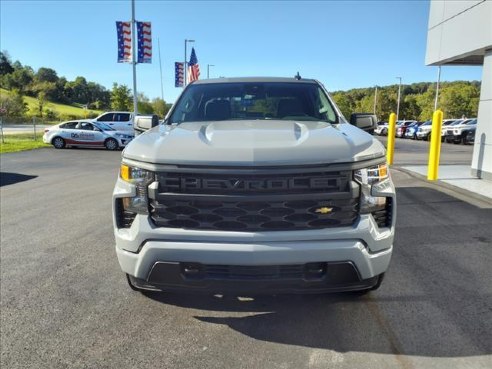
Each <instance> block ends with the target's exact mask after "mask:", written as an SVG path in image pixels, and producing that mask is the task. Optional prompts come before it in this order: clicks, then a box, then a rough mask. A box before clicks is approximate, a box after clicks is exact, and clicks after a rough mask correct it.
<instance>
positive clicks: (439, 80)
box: [434, 66, 441, 111]
mask: <svg viewBox="0 0 492 369" xmlns="http://www.w3.org/2000/svg"><path fill="white" fill-rule="evenodd" d="M439 82H441V66H439V70H438V72H437V83H436V100H435V101H434V111H436V110H437V100H438V99H439Z"/></svg>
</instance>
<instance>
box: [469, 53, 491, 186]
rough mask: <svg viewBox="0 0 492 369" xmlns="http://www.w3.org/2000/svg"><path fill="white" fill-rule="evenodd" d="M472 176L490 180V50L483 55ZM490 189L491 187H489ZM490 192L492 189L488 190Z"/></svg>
mask: <svg viewBox="0 0 492 369" xmlns="http://www.w3.org/2000/svg"><path fill="white" fill-rule="evenodd" d="M471 168H472V174H473V175H475V176H477V177H480V178H485V179H491V180H492V50H490V51H488V52H487V53H486V54H485V58H484V63H483V74H482V88H481V91H480V103H479V105H478V124H477V130H476V132H475V146H474V148H473V159H472V165H471ZM491 187H492V186H491ZM490 191H491V192H492V188H491V189H490Z"/></svg>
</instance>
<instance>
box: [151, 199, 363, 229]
mask: <svg viewBox="0 0 492 369" xmlns="http://www.w3.org/2000/svg"><path fill="white" fill-rule="evenodd" d="M325 198H326V196H325ZM322 208H323V210H320V209H322ZM357 208H358V201H357V199H343V200H329V199H324V200H323V199H321V198H320V199H319V200H297V201H275V202H269V201H257V202H242V201H228V200H223V201H207V200H190V199H186V198H180V199H169V200H167V199H162V200H161V201H151V203H150V213H151V215H152V219H153V221H154V223H155V224H156V225H157V226H159V227H174V228H189V229H215V230H231V231H268V230H296V229H316V228H331V227H344V226H350V225H352V224H353V223H354V221H355V220H356V219H357V216H358V213H357ZM325 209H326V210H325ZM328 209H330V210H329V213H326V214H323V213H322V211H328Z"/></svg>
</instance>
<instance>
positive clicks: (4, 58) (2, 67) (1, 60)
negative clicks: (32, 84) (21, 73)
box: [0, 51, 14, 76]
mask: <svg viewBox="0 0 492 369" xmlns="http://www.w3.org/2000/svg"><path fill="white" fill-rule="evenodd" d="M13 71H14V67H12V61H11V60H10V56H9V54H8V53H7V52H6V51H2V52H0V76H4V75H6V74H10V73H12V72H13Z"/></svg>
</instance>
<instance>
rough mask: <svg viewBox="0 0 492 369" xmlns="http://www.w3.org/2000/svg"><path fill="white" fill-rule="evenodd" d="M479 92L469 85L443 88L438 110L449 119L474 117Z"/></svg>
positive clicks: (460, 84) (460, 83)
mask: <svg viewBox="0 0 492 369" xmlns="http://www.w3.org/2000/svg"><path fill="white" fill-rule="evenodd" d="M479 97H480V90H479V88H478V87H477V86H473V85H470V84H469V83H463V82H459V83H453V84H446V85H444V86H443V89H442V91H441V98H440V104H439V106H440V108H441V110H442V111H443V113H444V115H445V116H446V117H449V118H461V117H462V116H465V117H476V116H477V112H478V100H479Z"/></svg>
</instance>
